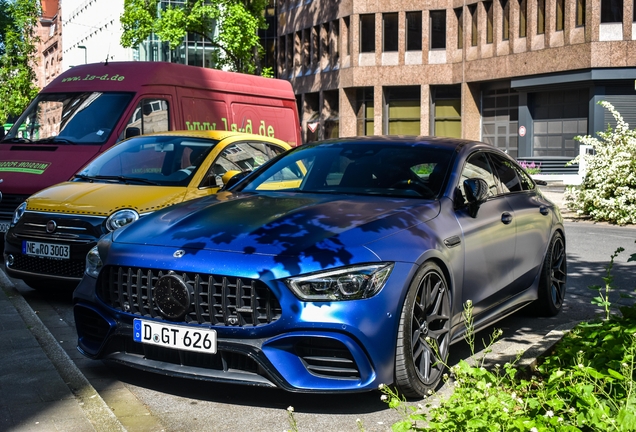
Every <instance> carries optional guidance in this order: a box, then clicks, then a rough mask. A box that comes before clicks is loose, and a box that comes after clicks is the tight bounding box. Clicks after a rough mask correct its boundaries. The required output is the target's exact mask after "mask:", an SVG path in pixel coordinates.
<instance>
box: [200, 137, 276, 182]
mask: <svg viewBox="0 0 636 432" xmlns="http://www.w3.org/2000/svg"><path fill="white" fill-rule="evenodd" d="M272 148H274V146H270V145H268V144H267V143H262V142H239V143H233V144H230V145H229V146H227V147H226V148H225V149H223V151H222V152H221V154H219V156H218V157H217V159H216V160H215V161H214V163H213V164H212V166H211V167H210V171H209V172H208V175H207V176H206V177H205V179H204V180H203V183H202V185H201V186H207V187H222V186H223V180H222V179H223V174H225V173H226V172H228V171H253V170H255V169H257V168H258V167H260V166H261V165H263V164H264V163H265V162H267V161H268V160H270V159H271V158H272V157H273V156H274V153H273V152H272Z"/></svg>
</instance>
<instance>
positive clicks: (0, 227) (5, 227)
mask: <svg viewBox="0 0 636 432" xmlns="http://www.w3.org/2000/svg"><path fill="white" fill-rule="evenodd" d="M10 224H11V222H0V232H3V233H6V232H7V231H9V225H10Z"/></svg>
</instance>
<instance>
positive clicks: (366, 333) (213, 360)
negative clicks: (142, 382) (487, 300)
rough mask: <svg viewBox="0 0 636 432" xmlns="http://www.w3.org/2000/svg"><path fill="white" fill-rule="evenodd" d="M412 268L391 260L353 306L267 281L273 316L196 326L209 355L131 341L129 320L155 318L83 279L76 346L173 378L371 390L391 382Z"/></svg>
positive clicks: (91, 354)
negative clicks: (121, 304)
mask: <svg viewBox="0 0 636 432" xmlns="http://www.w3.org/2000/svg"><path fill="white" fill-rule="evenodd" d="M210 262H215V260H214V259H211V261H210ZM413 269H414V266H413V265H411V264H401V263H396V266H395V268H394V270H393V273H392V275H391V277H390V278H389V280H388V281H387V284H386V285H385V287H384V288H383V289H382V290H381V291H380V292H379V293H378V294H377V295H376V296H374V297H372V298H369V299H364V300H353V301H340V302H315V303H314V302H302V301H300V300H298V299H297V298H296V297H295V296H294V295H293V294H292V293H291V292H290V291H289V290H288V289H287V288H286V287H285V286H284V284H283V283H282V282H279V281H267V284H268V286H269V287H270V289H271V291H272V293H275V295H276V297H277V298H278V301H279V302H280V306H281V311H282V313H281V314H280V318H278V319H276V320H273V321H272V322H268V323H265V324H262V325H261V324H257V325H254V324H247V325H242V326H241V325H238V326H237V325H227V324H224V323H223V322H222V321H221V322H217V323H216V324H215V323H205V324H203V325H202V326H203V327H205V328H213V329H214V330H216V332H217V353H216V354H205V353H193V352H188V351H182V350H177V349H173V348H164V347H157V346H156V345H149V344H143V343H137V342H134V341H133V324H132V323H133V319H134V318H142V319H149V320H158V321H161V320H162V318H161V317H151V316H149V315H145V316H144V314H143V311H142V312H139V313H130V312H128V311H124V310H123V308H113V307H111V306H110V305H109V304H106V302H104V301H103V300H102V299H101V298H99V297H98V296H97V294H96V291H95V284H96V283H98V282H97V281H96V280H95V279H93V278H91V277H88V276H86V277H84V279H83V280H82V282H81V283H80V285H79V286H78V288H77V289H76V290H75V293H74V303H75V304H74V314H75V324H76V327H77V332H78V349H79V351H80V352H81V353H82V354H84V355H86V356H87V357H90V358H93V359H104V360H108V361H113V362H117V363H120V364H124V365H127V366H130V367H133V368H137V369H142V370H147V371H152V372H156V373H161V374H166V375H170V376H177V377H189V378H194V379H200V380H207V381H219V382H230V383H236V384H248V385H257V386H266V387H279V388H282V389H285V390H288V391H295V392H356V391H368V390H373V389H376V388H377V387H378V385H379V384H381V383H391V382H393V373H394V360H395V349H396V336H397V327H398V322H399V309H400V308H401V304H402V302H403V298H404V295H405V291H406V290H405V287H408V281H410V279H411V277H412V271H413ZM131 310H133V309H131ZM171 324H182V325H190V326H197V325H199V324H197V323H192V322H190V323H187V324H186V323H171Z"/></svg>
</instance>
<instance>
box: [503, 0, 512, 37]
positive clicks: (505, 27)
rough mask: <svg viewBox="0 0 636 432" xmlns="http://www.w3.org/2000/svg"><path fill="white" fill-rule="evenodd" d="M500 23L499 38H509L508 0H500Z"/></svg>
mask: <svg viewBox="0 0 636 432" xmlns="http://www.w3.org/2000/svg"><path fill="white" fill-rule="evenodd" d="M501 11H502V23H501V39H503V40H509V39H510V1H509V0H501Z"/></svg>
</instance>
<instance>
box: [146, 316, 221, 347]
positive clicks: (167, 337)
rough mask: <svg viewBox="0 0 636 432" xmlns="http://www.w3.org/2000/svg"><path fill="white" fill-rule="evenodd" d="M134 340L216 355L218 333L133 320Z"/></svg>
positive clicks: (209, 330) (210, 330)
mask: <svg viewBox="0 0 636 432" xmlns="http://www.w3.org/2000/svg"><path fill="white" fill-rule="evenodd" d="M133 340H134V341H135V342H141V343H146V344H150V345H159V346H162V347H166V348H175V349H182V350H187V351H196V352H202V353H206V354H215V353H216V331H215V330H212V329H201V328H196V327H186V326H179V325H171V324H163V323H158V322H155V321H146V320H141V319H138V318H136V319H134V320H133Z"/></svg>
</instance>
